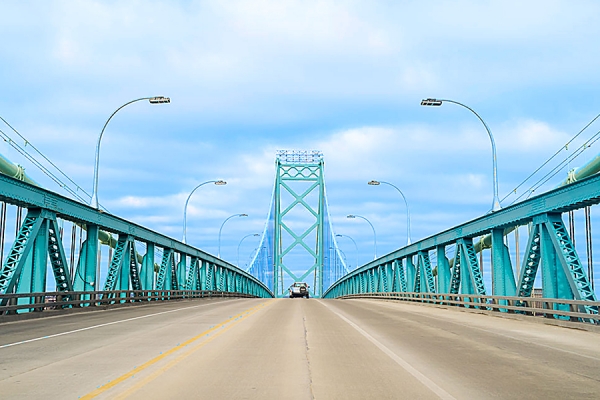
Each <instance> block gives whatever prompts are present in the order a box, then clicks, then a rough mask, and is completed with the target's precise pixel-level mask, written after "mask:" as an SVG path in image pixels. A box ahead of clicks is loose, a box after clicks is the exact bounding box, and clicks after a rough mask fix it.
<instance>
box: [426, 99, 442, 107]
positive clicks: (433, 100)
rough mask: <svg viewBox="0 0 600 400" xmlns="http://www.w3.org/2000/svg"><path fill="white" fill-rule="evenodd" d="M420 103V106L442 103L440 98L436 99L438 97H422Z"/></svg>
mask: <svg viewBox="0 0 600 400" xmlns="http://www.w3.org/2000/svg"><path fill="white" fill-rule="evenodd" d="M421 105H422V106H435V107H438V106H441V105H442V100H438V99H423V100H421Z"/></svg>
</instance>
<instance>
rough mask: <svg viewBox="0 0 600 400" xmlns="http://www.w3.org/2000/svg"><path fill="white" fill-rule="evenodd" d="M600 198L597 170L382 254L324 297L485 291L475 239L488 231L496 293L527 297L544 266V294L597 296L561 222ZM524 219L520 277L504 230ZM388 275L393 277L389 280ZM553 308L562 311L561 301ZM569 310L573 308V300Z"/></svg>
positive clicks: (591, 311)
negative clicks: (450, 257)
mask: <svg viewBox="0 0 600 400" xmlns="http://www.w3.org/2000/svg"><path fill="white" fill-rule="evenodd" d="M598 203H600V175H594V176H591V177H589V178H585V179H582V180H580V181H577V182H575V183H572V184H570V185H568V186H563V187H561V188H558V189H555V190H552V191H549V192H547V193H544V194H541V195H539V196H536V197H533V198H530V199H528V200H525V201H523V202H521V203H518V204H515V205H513V206H510V207H506V208H504V209H502V210H500V211H497V212H494V213H491V214H486V215H485V216H482V217H480V218H477V219H475V220H472V221H470V222H467V223H465V224H462V225H459V226H456V227H453V228H451V229H448V230H446V231H443V232H440V233H438V234H436V235H433V236H430V237H428V238H426V239H423V240H420V241H418V242H415V243H412V244H411V245H408V246H406V247H403V248H401V249H399V250H396V251H394V252H392V253H390V254H387V255H385V256H383V257H380V258H378V259H376V260H374V261H372V262H370V263H368V264H366V265H364V266H362V267H360V268H358V269H356V270H354V271H352V272H351V273H349V274H347V275H346V276H344V277H342V278H341V279H339V280H337V281H336V282H335V283H334V284H333V285H332V286H331V287H330V288H329V289H327V291H326V292H325V293H324V294H323V297H325V298H335V297H339V296H344V295H348V294H361V293H373V292H435V293H440V294H446V293H447V294H448V295H452V294H473V295H485V294H486V289H485V286H484V283H483V279H482V274H481V268H480V265H479V261H478V259H477V256H476V253H475V249H474V246H473V238H477V237H480V236H482V235H487V234H491V241H492V245H491V255H492V275H493V285H492V294H493V295H496V296H515V295H516V296H519V297H530V296H531V295H532V291H533V285H534V280H535V277H536V274H537V271H538V269H539V267H540V266H541V271H542V272H541V274H542V279H541V280H542V291H543V294H542V296H543V297H545V298H554V299H568V300H573V299H574V300H582V301H590V302H596V301H597V299H596V295H595V293H594V291H593V289H592V287H591V284H590V281H589V279H588V276H587V274H586V271H585V269H584V267H583V265H582V264H581V261H580V258H579V255H578V254H577V251H576V249H575V246H574V245H573V241H572V239H571V238H570V236H569V233H568V231H567V229H566V227H565V224H564V223H563V221H562V213H565V212H567V211H571V210H577V209H581V208H584V207H586V206H591V205H596V204H598ZM527 224H530V225H531V229H530V232H529V238H528V245H527V249H526V252H525V254H524V256H523V262H522V266H523V267H522V268H521V271H520V276H519V277H518V279H519V280H518V283H517V282H515V274H514V272H513V267H512V265H511V259H510V256H509V252H508V248H507V246H506V244H505V243H504V233H505V232H506V231H508V230H510V229H512V228H514V227H518V226H523V225H527ZM451 245H454V247H455V254H454V256H455V257H454V259H455V261H454V265H453V267H452V268H451V267H450V264H449V262H448V258H447V257H446V248H447V247H448V246H451ZM431 251H435V252H436V254H437V257H436V260H437V270H438V274H437V279H435V280H434V277H433V275H432V274H431V265H430V258H429V253H430V252H431ZM415 259H416V265H415V263H414V260H415ZM382 274H383V277H381V276H382ZM390 276H393V283H392V284H391V285H390V284H389V277H390ZM555 307H557V309H561V307H562V305H561V304H557V305H555ZM564 308H565V309H568V306H567V305H565V306H564ZM580 311H581V312H585V313H588V314H598V308H597V306H595V305H592V304H591V305H590V306H587V305H582V306H580Z"/></svg>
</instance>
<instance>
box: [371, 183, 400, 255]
mask: <svg viewBox="0 0 600 400" xmlns="http://www.w3.org/2000/svg"><path fill="white" fill-rule="evenodd" d="M382 183H383V184H385V185H389V186H391V187H393V188H394V189H396V190H397V191H398V193H400V195H401V196H402V198H403V199H404V204H405V205H406V245H407V246H408V245H409V244H410V210H409V209H408V202H407V201H406V197H404V193H402V190H400V189H398V187H397V186H396V185H393V184H391V183H389V182H384V181H370V182H369V185H371V186H379V185H380V184H382Z"/></svg>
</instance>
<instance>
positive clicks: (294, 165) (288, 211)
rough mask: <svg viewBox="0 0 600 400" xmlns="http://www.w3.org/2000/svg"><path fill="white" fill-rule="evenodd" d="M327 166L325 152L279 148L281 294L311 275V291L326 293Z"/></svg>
mask: <svg viewBox="0 0 600 400" xmlns="http://www.w3.org/2000/svg"><path fill="white" fill-rule="evenodd" d="M323 166H324V160H323V154H322V153H321V152H319V151H297V150H281V151H278V152H277V158H276V176H275V191H274V205H275V209H274V214H275V215H274V222H275V229H274V245H275V249H274V250H275V251H274V263H275V265H274V267H275V268H274V273H273V288H274V289H275V293H276V295H277V296H284V295H285V294H286V289H287V286H288V284H289V283H290V282H291V281H294V282H304V281H307V278H309V277H310V278H312V279H310V281H309V282H308V283H309V285H310V286H311V288H310V292H311V294H312V295H313V296H320V295H321V294H322V293H323V263H324V241H323V221H324V217H323V215H324V211H325V210H324V208H325V187H324V182H323ZM315 194H316V196H315ZM306 211H308V213H306ZM299 217H301V218H302V219H303V221H302V223H301V224H298V221H297V219H298V218H299ZM299 225H302V226H301V227H300V226H299ZM294 258H295V259H296V260H295V261H296V263H294ZM299 260H302V261H300V262H305V263H308V264H309V265H305V266H303V267H301V266H299V265H297V263H298V261H299ZM309 260H310V261H309ZM288 261H289V262H288ZM294 264H296V265H295V266H294V267H292V265H294ZM298 267H301V269H299V268H298ZM290 278H291V280H290Z"/></svg>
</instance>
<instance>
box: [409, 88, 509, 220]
mask: <svg viewBox="0 0 600 400" xmlns="http://www.w3.org/2000/svg"><path fill="white" fill-rule="evenodd" d="M443 102H448V103H454V104H458V105H459V106H462V107H464V108H466V109H467V110H469V111H471V112H472V113H473V114H475V116H477V118H479V120H480V121H481V123H482V124H483V126H484V127H485V130H486V131H487V133H488V135H489V137H490V142H492V164H493V177H494V200H493V202H492V211H498V210H500V208H502V207H501V206H500V199H499V198H498V174H497V167H496V142H495V141H494V136H493V135H492V131H490V128H489V127H488V126H487V124H486V123H485V121H484V120H483V119H482V118H481V117H480V116H479V114H477V113H476V112H475V110H473V109H472V108H471V107H469V106H466V105H464V104H462V103H459V102H458V101H454V100H447V99H424V100H421V105H422V106H434V107H439V106H441V105H442V103H443Z"/></svg>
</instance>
